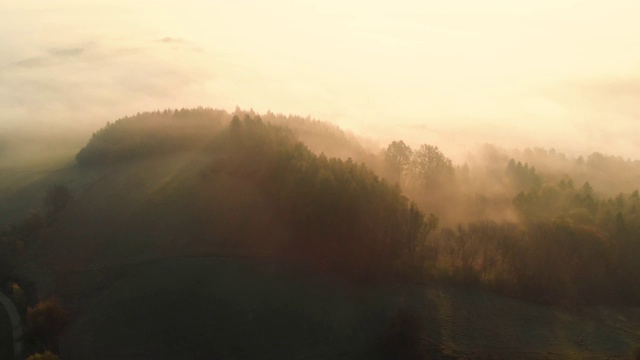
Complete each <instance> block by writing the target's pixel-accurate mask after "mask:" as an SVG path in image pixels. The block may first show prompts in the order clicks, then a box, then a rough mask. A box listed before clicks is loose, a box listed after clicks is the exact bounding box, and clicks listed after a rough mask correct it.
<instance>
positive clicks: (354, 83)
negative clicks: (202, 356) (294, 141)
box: [0, 0, 640, 157]
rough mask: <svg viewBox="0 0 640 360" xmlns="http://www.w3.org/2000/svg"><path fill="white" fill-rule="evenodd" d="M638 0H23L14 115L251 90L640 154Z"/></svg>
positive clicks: (248, 101)
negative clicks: (639, 118) (89, 0)
mask: <svg viewBox="0 0 640 360" xmlns="http://www.w3.org/2000/svg"><path fill="white" fill-rule="evenodd" d="M638 14H640V2H638V1H631V0H610V1H601V0H600V1H595V0H591V1H589V0H585V1H577V0H538V1H528V2H522V1H511V0H490V1H475V0H454V1H409V0H399V1H393V2H371V1H356V0H347V1H345V0H340V1H338V0H327V1H320V2H318V1H294V0H274V1H257V0H236V1H227V0H219V1H206V0H185V1H181V2H172V1H166V0H165V1H153V2H152V1H141V0H138V1H106V0H102V1H97V2H91V3H89V2H84V1H78V0H55V1H46V2H42V1H34V0H30V1H15V2H5V3H3V4H2V5H0V114H2V115H0V124H2V125H15V124H28V123H34V124H36V123H42V122H45V121H51V120H60V121H73V124H74V125H82V126H86V127H90V128H92V129H93V128H95V127H96V124H102V123H104V122H105V121H107V120H112V119H113V118H116V117H120V116H123V115H126V114H130V113H135V112H138V111H144V110H151V109H157V108H167V107H191V106H197V105H203V106H211V107H223V108H227V109H233V108H234V107H235V106H236V105H238V106H240V107H242V108H254V109H255V110H256V111H266V110H269V109H270V110H272V111H274V112H282V113H297V114H300V115H307V114H310V115H311V116H313V117H316V118H319V119H323V120H327V121H332V122H335V123H337V124H338V125H340V126H341V127H344V128H347V129H351V130H353V131H355V132H356V133H360V134H363V135H367V136H371V137H375V138H379V139H380V140H381V141H383V142H386V141H388V140H390V139H392V138H400V137H403V138H408V139H410V140H411V141H414V142H416V143H417V142H425V141H429V142H435V143H439V144H440V145H441V146H442V147H443V148H445V149H448V148H450V149H453V148H460V147H461V146H462V147H463V148H464V147H465V146H468V145H475V144H476V143H484V142H495V143H501V144H504V145H506V146H521V145H523V142H524V143H526V145H530V146H546V147H556V148H562V147H564V149H565V150H568V151H573V150H575V151H588V150H594V149H597V148H599V147H602V146H604V145H606V146H607V147H608V150H607V151H608V152H611V153H617V154H621V155H624V156H633V157H635V155H634V154H635V153H636V152H637V150H638V145H640V144H639V143H638V142H637V141H636V140H635V139H637V138H640V122H638V121H637V120H638V117H639V116H640V107H638V106H637V101H632V99H637V98H638V95H640V48H639V47H638V46H635V44H637V43H638V42H639V41H640V25H639V23H638V20H637V17H638ZM92 120H93V121H92ZM67 124H68V123H67ZM567 136H570V138H569V139H567Z"/></svg>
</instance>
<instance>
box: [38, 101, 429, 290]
mask: <svg viewBox="0 0 640 360" xmlns="http://www.w3.org/2000/svg"><path fill="white" fill-rule="evenodd" d="M185 114H188V116H184V117H183V115H185ZM228 117H229V114H227V113H225V112H222V111H212V110H204V109H199V110H195V111H186V112H182V111H175V112H160V113H148V114H143V115H139V116H136V117H134V118H125V119H121V120H119V121H116V122H115V123H113V124H109V125H108V126H107V127H105V128H104V129H102V130H100V131H98V132H97V133H96V134H94V136H93V138H92V139H91V141H90V142H89V143H88V144H87V146H85V147H84V148H83V149H82V150H81V151H80V152H79V153H78V156H77V161H78V164H79V165H80V166H81V169H87V168H88V169H89V170H91V171H93V170H92V169H93V168H97V169H101V170H100V171H103V172H104V175H102V176H101V177H100V178H99V180H97V181H95V182H93V183H91V184H90V185H89V186H87V187H86V188H84V189H82V190H78V191H76V192H74V194H73V198H72V200H70V201H69V203H68V205H65V206H64V209H60V211H57V212H56V216H55V221H54V222H53V223H52V224H51V226H50V227H49V228H48V229H46V230H45V231H42V232H40V234H41V236H42V238H43V239H44V240H43V241H41V242H40V244H42V245H44V246H45V248H46V249H47V250H43V254H44V253H46V254H47V256H46V258H47V259H46V261H47V262H48V263H49V265H48V266H53V267H58V266H59V267H64V268H69V267H70V268H73V267H85V266H96V265H100V264H114V263H118V262H127V261H136V260H138V259H148V258H154V257H158V256H160V257H162V256H171V255H176V254H182V255H203V254H212V253H215V254H229V255H231V254H233V255H240V256H257V257H265V256H266V257H272V258H279V259H287V261H293V262H296V263H300V264H305V266H308V267H310V268H313V269H316V270H321V271H323V272H330V273H334V274H340V275H341V276H345V277H348V278H357V279H361V278H364V277H371V276H382V274H384V276H385V277H386V276H392V275H393V274H397V273H398V271H401V270H402V271H404V270H406V269H409V268H410V267H411V266H414V265H415V264H417V261H419V260H420V259H424V257H425V256H427V253H428V251H429V248H428V247H425V244H426V238H427V236H428V235H429V233H430V232H431V231H432V230H433V229H434V228H435V227H436V224H437V221H436V219H435V218H434V217H430V218H428V219H426V220H425V217H424V215H423V213H422V212H421V211H420V210H418V208H417V207H416V206H415V205H413V204H412V203H410V202H409V200H408V199H407V198H406V197H404V196H403V195H402V194H401V191H400V189H399V187H397V186H393V185H390V184H388V183H387V182H385V181H384V180H382V179H381V178H380V177H378V176H377V175H376V174H375V173H374V172H373V171H372V170H370V169H369V168H368V167H367V166H365V165H364V164H363V163H361V162H360V163H358V162H356V161H354V160H352V159H347V160H342V159H339V158H335V157H333V158H330V157H327V156H325V155H324V154H323V153H320V154H319V155H318V154H316V153H315V152H313V151H311V150H310V149H309V148H308V147H307V146H306V145H305V144H304V143H302V142H300V141H299V140H298V137H297V134H296V133H295V132H294V131H293V130H291V129H289V128H287V127H284V126H280V125H274V124H269V123H266V122H265V121H263V120H261V119H260V118H259V117H257V116H256V117H251V116H250V115H249V114H243V117H242V118H241V117H240V116H238V115H234V116H232V117H231V119H228ZM227 120H228V122H227ZM305 124H307V125H301V126H300V127H301V128H303V129H307V130H305V131H307V133H314V130H313V129H322V130H321V133H322V134H325V135H322V136H323V137H329V138H330V137H331V135H326V133H329V134H334V135H335V134H337V135H336V136H335V137H334V140H332V141H329V143H331V144H335V143H336V142H340V141H343V140H340V139H344V143H343V144H344V145H345V148H348V146H351V145H349V144H350V143H349V141H350V140H349V139H348V137H346V136H344V137H341V136H340V133H339V132H338V131H337V130H335V128H331V127H325V126H324V125H322V124H321V123H315V122H308V123H305ZM310 129H311V130H310ZM307 136H311V135H307ZM314 136H315V135H314ZM336 139H338V140H336ZM352 148H353V149H358V147H352ZM83 171H85V170H83ZM34 216H35V215H34ZM45 223H46V222H45ZM25 224H26V223H25ZM29 224H31V223H29ZM37 231H38V230H36V232H37ZM29 233H30V234H31V233H33V231H29Z"/></svg>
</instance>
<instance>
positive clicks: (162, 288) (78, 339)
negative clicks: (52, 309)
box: [62, 257, 637, 359]
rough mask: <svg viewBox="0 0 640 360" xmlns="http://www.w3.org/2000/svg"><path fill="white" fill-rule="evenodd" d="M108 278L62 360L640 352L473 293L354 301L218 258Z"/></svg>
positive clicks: (622, 338)
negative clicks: (382, 346) (66, 359)
mask: <svg viewBox="0 0 640 360" xmlns="http://www.w3.org/2000/svg"><path fill="white" fill-rule="evenodd" d="M114 271H116V272H117V271H121V272H120V274H119V275H118V276H114V277H111V278H110V277H108V276H104V277H103V278H104V279H105V281H104V282H102V283H98V288H97V289H94V290H93V291H86V290H84V291H82V287H83V286H84V287H90V286H93V285H94V283H92V282H91V279H95V276H96V274H95V273H93V275H92V276H86V277H85V278H84V280H83V281H84V282H86V284H82V283H77V284H76V285H75V287H76V289H75V291H77V292H78V293H80V292H81V291H82V296H91V297H93V300H92V301H89V302H88V303H87V304H86V305H85V306H83V309H84V310H83V311H82V312H81V313H79V314H77V317H76V318H77V321H76V323H75V324H74V325H73V327H72V330H71V333H70V337H69V338H68V341H67V344H66V346H65V347H64V348H63V349H62V351H63V353H62V356H63V357H64V355H65V351H67V352H70V353H72V354H73V355H74V356H73V358H98V359H100V358H104V359H108V358H123V357H136V356H137V357H152V358H158V359H174V358H185V357H186V358H203V357H205V358H236V359H253V358H262V359H279V358H319V359H323V358H345V359H346V358H348V359H352V358H374V359H375V358H384V357H383V356H382V355H384V354H385V352H382V351H381V350H380V339H382V338H385V337H386V338H387V340H392V341H388V342H387V345H388V347H387V352H386V354H387V355H389V356H391V354H394V353H398V354H399V353H400V352H401V351H403V350H402V349H405V348H406V346H405V345H403V344H407V343H409V344H413V345H411V346H413V349H414V350H416V351H414V352H413V353H411V354H409V355H412V356H413V355H415V356H424V358H432V357H435V358H447V359H453V358H465V357H466V358H473V359H485V358H491V357H492V356H494V357H497V358H518V359H542V358H546V359H582V358H590V359H600V358H601V359H605V358H623V357H625V356H628V354H629V352H630V351H631V347H632V345H633V344H637V339H636V338H635V337H634V336H632V335H630V334H628V333H626V332H624V331H621V330H619V329H617V328H614V327H611V326H609V325H607V324H605V323H602V322H600V321H596V320H592V319H589V318H585V317H582V316H579V315H577V314H573V313H569V312H567V311H564V310H562V309H558V308H550V307H545V306H540V305H534V304H529V303H524V302H521V301H518V300H513V299H507V298H503V297H500V296H497V295H494V294H491V293H487V292H481V291H472V290H460V289H452V288H435V287H411V288H408V287H407V288H402V287H391V288H366V289H353V288H347V287H344V286H339V285H336V284H333V283H323V282H322V280H319V279H315V280H314V279H310V278H307V277H304V276H299V275H293V274H295V273H296V271H295V269H289V271H287V269H279V270H278V269H277V267H276V268H273V267H272V266H269V265H266V264H265V265H260V266H258V265H255V264H253V265H252V264H251V263H250V262H249V261H240V260H234V259H221V258H191V257H184V258H174V259H167V260H157V261H151V262H147V263H144V264H140V265H130V266H128V269H127V270H126V271H124V272H123V271H122V270H118V267H114ZM100 289H103V290H100ZM68 291H73V289H69V290H68ZM67 296H73V294H71V293H69V294H67ZM415 332H418V333H420V334H421V335H419V336H415V334H414V333H415ZM394 344H395V345H394ZM391 345H393V346H391ZM414 345H417V347H416V346H414ZM394 346H396V348H395V350H394ZM405 350H406V349H405ZM416 354H417V355H416ZM389 356H387V358H389Z"/></svg>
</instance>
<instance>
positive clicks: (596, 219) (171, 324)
mask: <svg viewBox="0 0 640 360" xmlns="http://www.w3.org/2000/svg"><path fill="white" fill-rule="evenodd" d="M265 119H269V121H267V120H265ZM303 139H305V140H304V141H302V140H303ZM307 142H308V143H309V144H312V145H310V146H309V145H307ZM392 145H393V146H390V147H389V148H388V149H387V150H386V151H385V152H383V153H382V154H381V155H382V156H376V155H372V154H371V153H369V152H367V150H365V149H364V148H363V147H362V146H360V145H359V144H357V142H356V141H355V139H354V138H353V137H351V136H349V135H347V134H345V133H343V132H341V131H340V130H339V129H337V128H335V127H333V126H331V125H328V124H326V123H322V122H317V121H314V120H311V119H303V118H298V117H285V116H281V115H274V114H266V115H265V116H264V118H263V117H260V116H257V115H255V114H252V113H251V112H240V111H236V113H233V114H229V113H227V112H224V111H217V110H211V109H194V110H176V111H162V112H153V113H144V114H139V115H136V116H133V117H127V118H123V119H120V120H118V121H115V122H114V123H110V124H108V125H107V126H106V127H105V128H103V129H101V130H99V131H97V132H96V133H95V134H94V135H93V136H92V138H91V139H90V141H89V142H88V143H87V144H86V145H85V146H84V147H83V148H82V150H80V151H79V152H78V154H77V156H76V161H77V164H75V165H74V164H69V163H64V162H62V163H60V164H61V165H59V166H56V167H52V168H50V169H42V170H35V168H34V169H32V171H27V172H26V173H24V177H13V178H11V179H13V180H12V181H15V182H14V184H17V185H16V186H15V188H13V189H11V190H7V191H6V193H5V194H4V195H2V196H3V198H2V199H8V200H9V202H10V206H11V207H6V208H5V211H6V213H7V214H14V213H15V212H17V211H18V210H17V209H19V208H22V209H28V208H29V206H28V204H37V206H41V205H40V204H47V205H46V206H45V207H44V208H41V210H39V211H38V210H37V209H36V211H34V212H31V213H29V215H28V216H26V217H25V218H24V219H23V220H22V221H19V222H17V223H15V225H12V226H9V227H8V228H6V229H5V230H3V231H2V232H0V245H2V246H1V247H0V254H1V255H3V257H2V258H1V259H2V261H6V259H10V264H9V265H11V266H8V267H6V269H5V268H3V271H7V272H10V274H9V275H6V276H5V277H3V279H12V280H15V281H18V282H20V283H21V284H25V285H27V284H29V283H30V282H31V283H33V284H34V286H33V287H35V289H37V291H35V292H34V294H33V296H32V298H33V299H37V297H40V298H46V297H47V296H50V295H55V296H58V297H60V299H61V301H62V303H63V305H64V306H65V307H66V308H67V309H68V310H69V311H70V312H71V314H72V318H73V322H72V325H71V327H70V329H69V332H68V333H67V334H66V336H65V337H64V339H63V342H62V344H63V346H62V348H61V351H63V354H64V356H65V357H66V358H86V357H95V358H114V357H117V358H126V357H144V356H147V355H149V356H152V357H155V358H162V356H165V358H176V357H180V356H181V354H182V356H184V355H185V354H188V355H189V356H192V357H197V356H200V355H202V354H211V356H214V357H215V356H218V357H230V356H232V355H234V354H235V356H237V357H239V358H255V357H256V356H260V357H265V358H269V357H271V358H282V357H309V356H311V355H314V356H317V357H319V358H326V357H330V358H336V357H337V358H339V357H343V358H354V357H355V358H359V357H366V358H371V357H373V358H375V357H382V358H385V356H387V358H394V357H393V356H391V355H389V354H392V355H393V354H397V352H398V351H405V350H406V351H409V350H410V352H411V351H414V352H415V353H414V355H415V354H421V355H420V356H422V357H436V358H458V357H470V358H485V357H488V356H492V355H496V356H502V357H505V358H509V357H518V358H571V357H574V358H584V357H587V356H591V357H593V358H615V357H622V356H624V355H625V354H627V353H628V352H629V351H630V348H631V347H633V346H634V345H635V344H638V343H639V342H638V336H639V335H640V333H639V332H638V329H637V328H636V327H635V326H634V325H633V324H634V322H635V321H636V320H637V318H638V317H637V314H636V313H635V312H634V311H625V312H624V314H626V315H625V316H626V317H625V318H626V319H628V321H625V322H624V323H620V321H617V320H615V319H616V316H618V315H615V314H621V313H620V312H618V309H619V308H617V307H616V308H613V309H614V310H611V311H608V312H606V313H603V312H601V311H600V309H601V308H594V307H587V306H586V305H592V304H599V305H602V304H607V305H618V304H620V303H624V304H626V305H630V306H632V307H631V309H634V308H633V306H635V305H634V302H635V301H636V299H637V296H638V292H637V290H636V288H635V287H633V286H629V284H633V281H635V279H636V278H638V277H637V276H636V275H635V274H636V271H637V269H638V267H637V265H636V264H635V262H633V254H634V253H635V251H636V250H637V246H636V243H635V242H634V241H633V236H634V235H633V234H634V231H636V230H635V229H636V228H635V227H633V226H635V225H632V224H635V220H633V219H635V217H634V216H635V215H634V214H635V212H634V211H635V210H633V209H634V208H633V206H634V204H635V203H634V202H633V201H635V200H634V199H635V195H633V194H631V195H625V196H622V197H621V201H622V203H623V205H620V206H619V205H617V204H618V203H617V202H614V201H609V202H607V201H606V200H604V199H600V198H598V197H597V195H596V194H595V192H592V191H590V190H589V188H584V187H583V188H575V187H573V185H571V186H569V185H567V183H568V181H569V180H567V179H566V178H563V179H562V182H559V183H557V184H554V183H550V181H555V178H553V177H551V178H550V179H551V180H547V179H545V178H543V177H542V176H541V175H540V174H539V173H537V172H536V171H535V169H532V168H531V167H529V166H528V165H523V164H522V163H517V162H516V161H515V160H513V161H503V160H504V159H503V158H500V161H497V162H496V163H494V164H493V165H494V166H495V167H496V169H497V170H495V172H494V173H487V174H486V176H485V175H482V176H480V175H477V174H478V173H476V174H474V173H473V172H472V171H474V170H471V171H470V170H469V168H466V169H465V167H461V166H457V165H454V164H453V163H452V162H451V161H450V160H449V159H447V158H446V156H444V154H442V153H441V152H440V151H439V150H438V148H437V147H435V146H430V145H424V146H421V147H420V148H419V149H416V150H415V151H414V150H412V149H410V148H408V147H403V146H402V145H403V144H401V143H394V144H392ZM394 151H396V152H394ZM402 151H406V152H407V153H406V154H405V155H407V156H406V157H403V156H396V155H402ZM327 154H333V155H336V156H341V157H332V156H327ZM394 156H395V157H394ZM394 161H395V162H394ZM368 165H370V166H368ZM372 167H373V168H375V169H376V170H377V171H378V173H375V172H374V171H373V170H371V168H372ZM465 174H466V175H465ZM381 176H382V177H381ZM480 178H481V180H482V182H481V183H488V182H489V181H490V179H492V178H495V179H499V181H500V184H501V185H504V189H502V190H500V191H496V192H493V193H492V192H487V193H485V196H486V197H485V198H484V199H485V200H484V201H485V205H482V206H484V208H481V207H480V206H479V205H478V206H477V207H472V205H473V204H471V203H468V202H466V199H468V197H465V196H467V195H468V194H470V193H472V192H473V191H480V190H482V189H483V188H482V187H481V186H479V185H478V186H477V187H473V186H472V184H474V181H475V180H477V179H480ZM5 179H7V178H5ZM17 179H22V180H17ZM389 181H392V182H393V183H394V184H390V182H389ZM54 185H56V186H54ZM56 189H58V190H60V191H61V194H63V195H64V196H63V199H64V201H63V202H61V203H60V206H51V204H52V202H54V203H55V201H54V200H52V199H51V198H48V197H49V196H50V195H51V194H55V193H56ZM549 189H558V190H557V191H551V190H549ZM403 190H405V191H407V193H408V194H409V195H410V196H412V198H413V199H415V200H417V201H418V202H419V204H420V206H422V207H423V208H427V209H435V210H440V209H444V208H446V207H448V208H449V209H448V210H449V212H447V213H446V214H447V215H448V216H449V215H453V214H456V213H458V214H464V213H465V211H467V212H471V211H470V209H471V210H473V209H488V208H489V207H490V206H492V205H493V206H494V207H509V208H510V209H511V211H513V213H514V214H516V216H515V217H514V218H513V219H515V221H514V222H502V221H497V220H495V219H492V218H489V219H488V220H487V218H486V217H484V218H483V217H482V216H486V214H491V212H490V211H485V212H483V211H478V212H477V213H478V214H480V215H478V214H475V215H476V216H478V218H480V219H484V220H482V221H476V220H477V218H474V219H473V221H472V220H470V219H469V218H468V217H466V215H460V216H459V217H458V218H457V220H458V221H459V224H458V225H454V224H455V221H452V220H451V218H449V220H448V222H447V223H444V224H443V223H441V222H439V218H438V217H437V216H436V215H434V214H430V215H429V216H424V214H423V212H422V211H421V210H420V209H419V208H418V206H417V205H415V204H414V203H412V201H410V200H409V199H408V198H407V197H405V195H403ZM65 194H66V195H65ZM476 196H477V197H478V198H479V195H478V193H476ZM43 197H45V198H48V200H47V201H45V202H44V203H43V201H42V198H43ZM551 200H553V201H551ZM478 203H479V202H478ZM478 203H476V205H477V204H478ZM6 204H7V203H3V204H0V209H1V208H3V207H5V206H8V205H6ZM496 204H497V205H496ZM593 204H598V207H597V208H594V207H593ZM467 206H468V207H469V208H468V209H467V208H464V207H467ZM474 206H475V205H474ZM616 206H618V208H616ZM459 207H462V208H464V209H460V208H459ZM613 209H618V210H616V211H621V212H620V214H621V215H620V216H623V217H624V219H625V221H626V222H625V223H624V224H625V228H624V229H623V228H621V227H617V228H616V227H615V226H611V225H612V224H614V225H615V224H616V223H615V217H616V216H615V212H614V213H612V214H613V216H610V215H612V214H609V213H611V211H613ZM463 210H464V211H463ZM607 214H609V215H607ZM14 216H15V215H14ZM453 220H456V218H454V219H453ZM498 220H500V219H499V218H498ZM612 221H613V222H612ZM439 223H440V225H444V226H441V227H440V228H438V225H439ZM617 230H620V231H618V232H616V231H617ZM622 230H624V231H622ZM602 254H606V256H604V257H602V256H600V255H602ZM12 266H15V268H13V269H12ZM442 284H446V285H445V286H441V285H442ZM452 284H454V285H456V286H462V287H463V289H462V290H461V289H455V288H454V287H451V285H452ZM594 285H597V288H596V287H595V286H594ZM601 285H602V286H601ZM486 289H491V290H493V291H494V292H497V293H502V294H507V295H509V296H515V297H520V298H525V299H528V300H535V301H538V302H544V303H547V304H549V303H551V304H554V305H556V306H557V305H559V304H560V305H562V306H564V307H563V308H558V307H555V308H554V307H547V306H541V305H533V304H531V303H527V302H523V301H519V300H514V299H509V298H505V297H501V296H499V295H496V294H491V293H487V292H486ZM33 301H35V300H33ZM212 304H213V305H212ZM567 309H572V310H567ZM576 309H579V310H576ZM609 309H611V308H609ZM603 314H604V315H603ZM620 316H622V315H620ZM279 323H284V324H286V326H283V327H279V326H278V325H277V324H279ZM141 324H142V325H141ZM192 324H197V326H195V325H194V326H193V327H192ZM528 327H531V328H533V329H534V330H530V329H529V328H528ZM116 329H129V330H128V331H122V330H120V331H116ZM221 329H225V330H221ZM496 329H503V330H504V332H506V334H503V333H502V332H500V331H497V330H496ZM585 329H586V330H585ZM414 333H415V334H420V335H419V336H417V337H416V336H414V335H411V334H414ZM212 339H213V340H212ZM282 339H289V340H290V341H283V340H282ZM144 344H148V345H144ZM398 344H401V345H398ZM402 344H405V345H402ZM390 349H391V350H390ZM407 349H409V350H407ZM385 354H387V355H385ZM409 358H411V356H409Z"/></svg>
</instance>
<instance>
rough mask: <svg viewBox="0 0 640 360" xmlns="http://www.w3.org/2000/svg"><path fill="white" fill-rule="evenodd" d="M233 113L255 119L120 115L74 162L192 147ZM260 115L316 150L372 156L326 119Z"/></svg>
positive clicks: (176, 113)
mask: <svg viewBox="0 0 640 360" xmlns="http://www.w3.org/2000/svg"><path fill="white" fill-rule="evenodd" d="M234 116H237V117H239V118H244V117H245V116H250V117H254V118H255V117H259V116H257V115H256V114H255V113H254V112H253V111H252V110H251V111H242V110H240V109H236V111H235V112H233V113H229V112H227V111H224V110H216V109H210V108H196V109H180V110H164V111H155V112H145V113H139V114H137V115H134V116H130V117H124V118H122V119H119V120H116V121H115V122H113V123H108V124H107V125H106V126H105V127H104V128H102V129H100V130H98V131H97V132H95V133H94V134H93V136H92V138H91V140H90V141H89V143H88V144H87V145H86V146H85V147H84V148H83V149H82V150H81V151H80V152H79V153H78V155H77V157H76V160H77V162H78V164H80V165H82V166H86V165H92V164H93V165H96V164H113V163H118V162H122V161H126V160H131V159H140V158H148V157H152V156H156V155H163V154H164V155H166V154H170V153H175V152H181V151H187V150H197V149H198V148H199V147H202V146H204V145H205V144H206V143H209V142H211V141H213V140H214V138H215V137H216V135H217V134H218V133H219V132H220V131H221V130H222V129H223V128H224V127H225V126H227V125H228V124H229V123H230V121H231V119H232V118H233V117H234ZM261 118H262V119H263V120H264V121H265V122H266V123H270V124H273V125H282V126H286V127H287V128H289V129H291V130H292V131H293V132H294V134H295V135H296V137H297V138H298V139H299V140H300V141H302V142H303V143H305V145H307V146H308V147H309V149H311V150H312V151H313V152H315V153H316V154H320V153H324V154H325V155H326V156H328V157H339V158H342V159H345V160H346V159H348V158H352V159H354V160H356V161H367V162H372V160H373V158H374V156H373V155H372V154H371V153H369V152H368V151H367V150H366V149H364V148H363V147H362V146H361V145H360V144H359V143H358V141H357V139H356V138H355V137H354V136H353V135H349V134H347V133H345V132H344V131H342V130H341V129H340V128H338V127H336V126H334V125H331V124H329V123H326V122H322V121H318V120H313V119H310V118H302V117H299V116H293V115H289V116H285V115H282V114H274V113H271V112H268V113H266V114H263V115H262V117H261Z"/></svg>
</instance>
